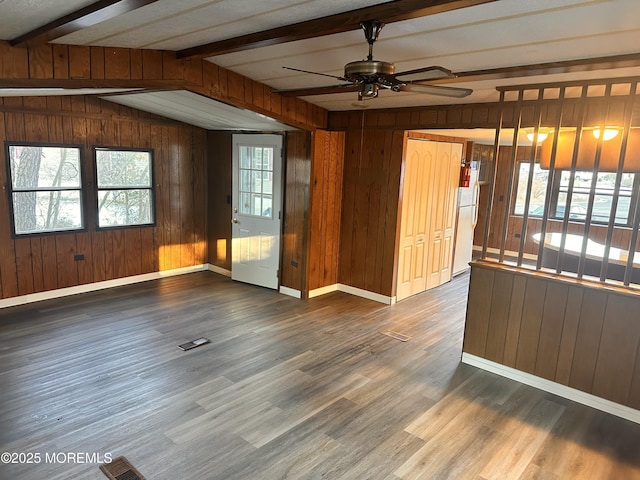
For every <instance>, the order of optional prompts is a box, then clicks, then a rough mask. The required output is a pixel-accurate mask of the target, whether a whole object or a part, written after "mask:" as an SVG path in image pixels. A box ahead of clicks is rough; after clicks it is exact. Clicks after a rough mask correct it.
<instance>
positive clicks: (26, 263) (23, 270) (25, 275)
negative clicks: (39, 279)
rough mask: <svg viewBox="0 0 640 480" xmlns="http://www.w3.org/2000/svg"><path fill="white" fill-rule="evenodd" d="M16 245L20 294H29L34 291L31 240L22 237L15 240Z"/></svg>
mask: <svg viewBox="0 0 640 480" xmlns="http://www.w3.org/2000/svg"><path fill="white" fill-rule="evenodd" d="M14 245H15V257H16V274H17V275H18V294H19V295H27V294H29V293H33V292H34V287H33V269H32V265H31V242H30V241H29V239H28V238H20V239H18V240H16V241H15V242H14Z"/></svg>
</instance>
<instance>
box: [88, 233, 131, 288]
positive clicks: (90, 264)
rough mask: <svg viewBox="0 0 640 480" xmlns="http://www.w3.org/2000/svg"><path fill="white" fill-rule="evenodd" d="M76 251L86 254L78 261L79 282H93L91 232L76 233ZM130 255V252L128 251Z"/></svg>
mask: <svg viewBox="0 0 640 480" xmlns="http://www.w3.org/2000/svg"><path fill="white" fill-rule="evenodd" d="M76 253H77V254H79V255H84V260H78V261H76V267H77V269H78V283H79V284H80V285H82V284H85V283H91V282H93V277H94V275H93V268H94V265H93V262H92V261H91V259H92V258H93V245H92V242H91V233H89V232H83V233H78V234H76ZM127 256H129V252H127Z"/></svg>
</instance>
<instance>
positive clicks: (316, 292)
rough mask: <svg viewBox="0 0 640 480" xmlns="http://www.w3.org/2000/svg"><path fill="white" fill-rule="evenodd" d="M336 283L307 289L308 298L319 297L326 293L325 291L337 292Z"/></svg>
mask: <svg viewBox="0 0 640 480" xmlns="http://www.w3.org/2000/svg"><path fill="white" fill-rule="evenodd" d="M337 291H338V284H337V283H334V284H333V285H327V286H326V287H320V288H315V289H313V290H310V291H309V298H313V297H319V296H321V295H326V294H327V293H331V292H337Z"/></svg>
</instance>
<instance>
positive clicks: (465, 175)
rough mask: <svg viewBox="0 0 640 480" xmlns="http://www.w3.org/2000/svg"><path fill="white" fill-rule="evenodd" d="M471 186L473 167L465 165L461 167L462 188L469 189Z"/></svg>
mask: <svg viewBox="0 0 640 480" xmlns="http://www.w3.org/2000/svg"><path fill="white" fill-rule="evenodd" d="M470 184H471V165H467V164H466V163H463V164H462V165H461V166H460V186H461V187H463V188H468V187H469V186H470Z"/></svg>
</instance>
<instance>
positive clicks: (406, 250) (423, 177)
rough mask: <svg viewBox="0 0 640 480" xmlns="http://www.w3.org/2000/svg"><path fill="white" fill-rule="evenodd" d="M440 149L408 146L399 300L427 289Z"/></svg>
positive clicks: (413, 143)
mask: <svg viewBox="0 0 640 480" xmlns="http://www.w3.org/2000/svg"><path fill="white" fill-rule="evenodd" d="M436 149H437V144H436V143H435V142H427V141H422V140H413V139H409V140H408V142H407V152H406V160H405V167H404V182H403V186H402V207H401V208H402V216H401V220H400V251H399V257H398V262H399V263H398V286H397V290H396V298H397V299H398V300H402V299H403V298H406V297H408V296H410V295H413V294H415V293H420V292H423V291H424V290H425V289H426V288H427V281H426V277H425V268H424V265H425V263H426V256H427V240H428V237H429V225H430V224H431V214H432V210H431V209H430V208H429V207H430V205H429V199H428V197H429V183H430V181H431V178H432V177H433V167H434V165H435V158H436V153H437V152H436Z"/></svg>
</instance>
